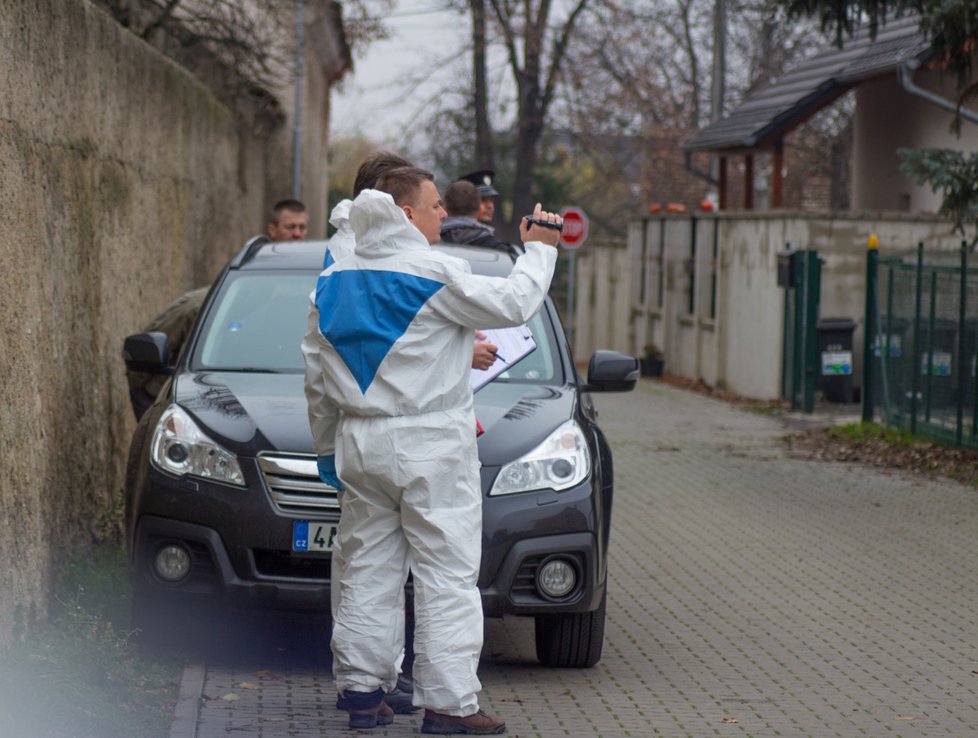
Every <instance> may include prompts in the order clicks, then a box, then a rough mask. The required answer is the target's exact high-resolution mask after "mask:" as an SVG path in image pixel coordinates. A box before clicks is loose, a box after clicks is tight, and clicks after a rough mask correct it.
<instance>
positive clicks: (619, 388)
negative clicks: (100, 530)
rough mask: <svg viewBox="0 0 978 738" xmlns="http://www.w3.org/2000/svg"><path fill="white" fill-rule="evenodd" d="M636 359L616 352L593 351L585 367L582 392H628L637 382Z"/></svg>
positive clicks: (637, 365)
mask: <svg viewBox="0 0 978 738" xmlns="http://www.w3.org/2000/svg"><path fill="white" fill-rule="evenodd" d="M638 374H639V364H638V359H636V358H635V357H634V356H629V355H628V354H622V353H619V352H618V351H604V350H599V351H595V352H594V354H592V356H591V361H590V362H588V366H587V384H586V385H584V386H583V387H581V390H582V391H584V392H630V391H631V390H633V389H635V382H637V381H638Z"/></svg>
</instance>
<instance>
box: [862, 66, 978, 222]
mask: <svg viewBox="0 0 978 738" xmlns="http://www.w3.org/2000/svg"><path fill="white" fill-rule="evenodd" d="M914 80H915V82H916V83H917V84H918V85H919V86H920V87H923V88H924V89H927V90H929V91H931V92H936V93H937V94H939V95H941V96H943V97H944V98H946V99H948V100H954V98H955V94H954V84H953V81H952V80H951V79H950V78H948V79H945V80H942V79H941V78H940V76H939V74H938V73H937V72H935V71H924V72H918V74H917V75H916V77H915V78H914ZM952 117H953V116H952V115H951V113H949V112H946V111H944V110H942V109H941V108H939V107H937V106H936V105H934V104H932V103H929V102H927V101H925V100H923V99H921V98H919V97H916V96H913V95H911V94H910V93H908V92H907V91H906V90H904V89H903V88H902V87H900V84H899V82H898V81H897V80H896V78H895V77H892V76H891V77H885V78H882V79H879V80H876V81H872V82H865V83H863V84H861V85H860V86H859V87H858V88H857V89H856V113H855V120H854V128H853V136H854V139H853V166H852V188H853V191H852V208H853V210H854V211H857V212H858V211H861V210H874V211H879V210H884V211H885V210H891V211H901V212H930V213H934V212H937V210H938V208H939V207H940V203H941V200H940V195H939V194H936V193H934V192H933V191H932V190H931V189H930V187H928V186H926V185H924V186H921V185H917V184H916V183H915V182H914V181H913V180H912V179H910V178H909V177H907V176H905V175H904V174H902V173H901V172H900V157H899V156H898V154H897V153H896V152H897V149H899V148H946V149H955V150H959V151H975V150H978V125H975V124H973V123H969V122H967V121H965V122H963V123H962V126H961V136H960V138H959V137H957V136H955V135H954V134H953V133H951V130H950V126H951V120H952Z"/></svg>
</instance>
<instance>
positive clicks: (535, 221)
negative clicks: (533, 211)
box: [523, 215, 564, 233]
mask: <svg viewBox="0 0 978 738" xmlns="http://www.w3.org/2000/svg"><path fill="white" fill-rule="evenodd" d="M523 220H525V221H526V225H527V227H529V226H532V225H538V226H543V227H544V228H550V229H551V230H554V231H557V233H560V232H561V231H563V230H564V224H563V223H551V222H550V221H549V220H540V219H539V218H534V217H533V216H532V215H524V216H523Z"/></svg>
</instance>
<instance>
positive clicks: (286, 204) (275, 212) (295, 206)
mask: <svg viewBox="0 0 978 738" xmlns="http://www.w3.org/2000/svg"><path fill="white" fill-rule="evenodd" d="M283 210H288V211H289V212H290V213H304V212H306V206H305V205H303V204H302V203H301V202H299V201H298V200H279V201H278V202H277V203H275V204H274V205H272V214H271V217H270V218H269V221H268V222H269V223H276V224H277V223H278V219H279V216H280V215H282V211H283Z"/></svg>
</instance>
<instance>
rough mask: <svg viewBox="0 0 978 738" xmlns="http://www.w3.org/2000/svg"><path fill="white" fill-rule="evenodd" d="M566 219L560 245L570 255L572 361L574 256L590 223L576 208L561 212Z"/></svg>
mask: <svg viewBox="0 0 978 738" xmlns="http://www.w3.org/2000/svg"><path fill="white" fill-rule="evenodd" d="M560 216H561V217H562V218H563V219H564V229H563V231H562V232H561V234H560V245H561V246H563V247H564V248H565V249H567V250H568V251H569V252H570V254H569V255H568V256H569V263H568V273H567V335H568V338H569V341H570V344H571V359H572V360H573V356H574V281H575V275H574V261H575V259H574V255H575V252H576V251H577V249H579V248H580V247H581V246H582V245H583V243H584V242H585V241H586V240H587V234H588V221H587V216H586V215H585V214H584V211H583V210H581V209H580V208H576V207H566V208H564V209H563V210H561V211H560Z"/></svg>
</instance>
